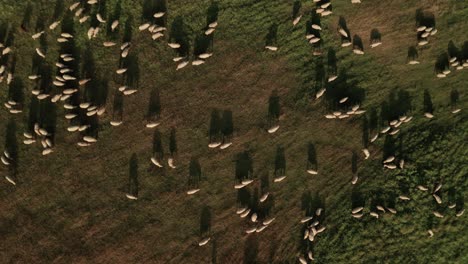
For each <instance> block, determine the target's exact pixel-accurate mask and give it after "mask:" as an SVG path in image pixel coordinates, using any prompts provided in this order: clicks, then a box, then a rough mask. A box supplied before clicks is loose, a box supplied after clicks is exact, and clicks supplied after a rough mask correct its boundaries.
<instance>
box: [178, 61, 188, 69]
mask: <svg viewBox="0 0 468 264" xmlns="http://www.w3.org/2000/svg"><path fill="white" fill-rule="evenodd" d="M188 63H189V62H188V61H183V62H181V63H179V64H178V65H177V68H176V71H178V70H180V69H182V68H184V67H185V66H187V65H188Z"/></svg>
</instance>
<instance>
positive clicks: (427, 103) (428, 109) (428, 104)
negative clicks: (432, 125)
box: [423, 89, 434, 114]
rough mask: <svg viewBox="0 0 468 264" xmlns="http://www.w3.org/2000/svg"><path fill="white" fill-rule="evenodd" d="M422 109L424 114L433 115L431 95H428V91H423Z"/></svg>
mask: <svg viewBox="0 0 468 264" xmlns="http://www.w3.org/2000/svg"><path fill="white" fill-rule="evenodd" d="M423 109H424V113H431V114H432V113H433V112H434V106H433V105H432V99H431V94H429V90H427V89H426V90H424V101H423Z"/></svg>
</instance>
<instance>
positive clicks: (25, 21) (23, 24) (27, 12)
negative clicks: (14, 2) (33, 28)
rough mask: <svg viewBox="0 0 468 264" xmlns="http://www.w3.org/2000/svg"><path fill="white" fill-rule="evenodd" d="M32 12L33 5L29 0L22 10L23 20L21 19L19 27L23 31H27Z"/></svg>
mask: <svg viewBox="0 0 468 264" xmlns="http://www.w3.org/2000/svg"><path fill="white" fill-rule="evenodd" d="M32 12H33V5H32V3H31V2H28V5H27V6H26V10H25V11H24V15H23V20H22V21H21V28H22V29H23V30H24V31H29V26H30V24H31V15H32Z"/></svg>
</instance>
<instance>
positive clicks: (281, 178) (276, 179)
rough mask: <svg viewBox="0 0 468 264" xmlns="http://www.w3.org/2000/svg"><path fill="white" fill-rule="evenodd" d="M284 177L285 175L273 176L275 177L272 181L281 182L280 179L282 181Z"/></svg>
mask: <svg viewBox="0 0 468 264" xmlns="http://www.w3.org/2000/svg"><path fill="white" fill-rule="evenodd" d="M284 179H286V176H281V177H278V178H275V179H274V180H273V182H281V181H283V180H284Z"/></svg>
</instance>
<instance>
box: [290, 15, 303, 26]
mask: <svg viewBox="0 0 468 264" xmlns="http://www.w3.org/2000/svg"><path fill="white" fill-rule="evenodd" d="M301 18H302V15H300V16H298V17H296V18H295V19H294V20H293V22H292V23H293V26H295V25H297V24H298V23H299V21H300V20H301Z"/></svg>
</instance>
